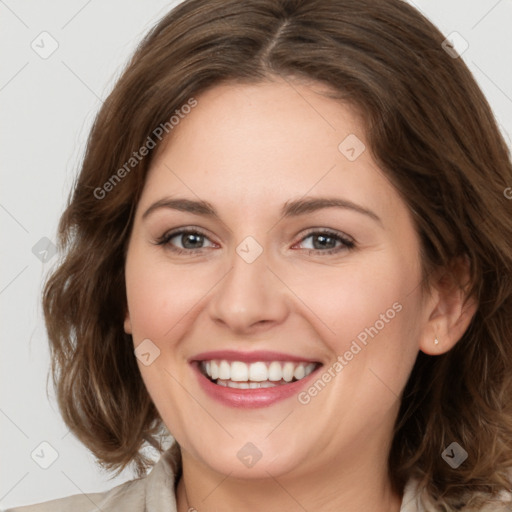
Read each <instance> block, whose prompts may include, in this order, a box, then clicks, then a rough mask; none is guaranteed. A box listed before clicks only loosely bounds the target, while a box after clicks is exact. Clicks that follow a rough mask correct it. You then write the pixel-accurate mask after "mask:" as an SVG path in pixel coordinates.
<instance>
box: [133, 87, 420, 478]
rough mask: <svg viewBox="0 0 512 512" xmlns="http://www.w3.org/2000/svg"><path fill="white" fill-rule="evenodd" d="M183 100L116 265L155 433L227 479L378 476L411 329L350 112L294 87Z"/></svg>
mask: <svg viewBox="0 0 512 512" xmlns="http://www.w3.org/2000/svg"><path fill="white" fill-rule="evenodd" d="M318 87H319V86H318ZM317 90H319V89H317ZM196 99H197V106H196V107H195V108H193V109H192V110H191V112H190V113H189V114H188V115H187V116H185V117H184V119H182V120H181V121H180V123H179V125H177V126H175V127H174V129H173V131H172V133H171V139H170V141H169V143H168V144H167V145H166V146H165V147H164V148H163V150H162V151H161V152H160V153H159V155H158V158H157V159H156V160H154V162H153V164H152V167H151V169H150V172H149V174H148V177H147V181H146V183H145V188H144V190H143V193H142V196H141V199H140V201H139V204H138V207H137V212H136V217H135V221H134V226H133V231H132V233H131V238H130V243H129V249H128V254H127V259H126V289H127V297H128V313H127V317H126V321H125V330H126V332H128V333H131V334H132V335H133V341H134V345H135V347H136V348H137V357H138V364H139V368H140V371H141V374H142V377H143V379H144V382H145V384H146V386H147V389H148V391H149V393H150V395H151V397H152V399H153V401H154V403H155V405H156V407H157V409H158V411H159V413H160V415H161V417H162V419H163V421H164V422H165V424H166V425H167V427H168V429H169V430H170V432H171V433H172V434H173V435H174V437H175V438H176V439H177V440H178V442H179V443H180V445H181V446H182V448H183V449H184V450H185V452H186V453H187V455H188V456H189V457H192V458H193V459H194V460H195V461H196V462H197V463H198V464H200V465H202V466H203V467H208V468H210V469H212V470H214V471H218V472H221V473H224V474H228V473H230V474H231V475H232V476H240V477H243V478H262V477H264V478H268V476H269V474H271V475H273V476H278V475H284V474H286V473H289V472H292V473H290V474H300V473H306V472H312V471H315V469H318V468H320V467H324V468H325V467H329V466H328V465H329V464H331V467H334V466H332V464H333V463H334V462H336V463H337V464H339V461H340V460H341V461H344V462H345V461H346V462H347V464H350V465H351V467H360V465H359V466H358V465H354V464H355V463H356V462H357V461H359V462H360V463H361V464H362V467H361V468H360V470H361V471H364V470H365V464H366V465H367V466H368V465H370V464H376V465H379V464H385V459H386V456H387V453H388V450H389V443H390V440H391V431H392V427H393V423H394V420H395V417H396V414H397V412H398V407H399V395H400V393H401V391H402V389H403V387H404V386H405V383H406V381H407V378H408V375H409V373H410V371H411V369H412V366H413V364H414V360H415V358H416V355H417V352H418V346H419V338H420V335H421V330H422V327H423V326H424V325H425V323H426V321H427V314H426V311H425V308H424V306H423V305H422V304H423V303H422V295H421V288H420V278H421V272H420V259H419V239H418V236H417V234H416V232H415V230H414V227H413V223H412V220H411V217H410V215H409V213H408V209H407V207H406V205H405V203H404V202H403V201H402V200H401V198H400V197H399V195H398V193H397V192H396V190H395V189H394V188H393V187H392V186H391V184H390V183H389V182H388V181H387V179H386V178H385V176H384V174H383V173H382V172H381V171H380V170H379V168H378V167H377V165H376V163H375V162H374V160H373V159H372V155H371V153H370V150H369V148H368V147H366V149H364V146H363V144H365V145H367V143H366V141H365V133H364V132H363V128H362V124H361V122H360V119H359V118H358V116H357V115H356V114H355V112H354V111H352V110H351V109H349V108H348V107H347V106H342V105H341V104H340V103H338V102H336V101H335V100H332V99H329V98H326V97H325V96H322V95H320V94H318V93H316V92H314V91H313V90H312V89H311V88H309V87H307V86H305V85H299V84H297V83H295V85H294V86H293V87H292V86H290V85H289V84H287V83H286V82H284V81H282V80H278V81H276V82H272V83H270V82H266V83H264V84H259V85H223V86H218V87H215V88H213V89H210V90H208V91H206V92H205V93H203V94H201V95H200V96H198V97H197V98H196ZM184 230H186V231H187V232H188V234H187V233H185V234H184V233H183V231H184ZM159 242H162V243H159ZM213 352H217V353H213ZM212 361H213V362H212ZM221 361H224V362H221ZM254 363H259V364H254ZM285 363H287V364H285ZM301 363H302V364H301ZM206 369H208V371H209V372H210V374H212V378H215V377H217V379H219V374H218V373H217V372H220V380H217V381H216V383H215V382H212V381H211V379H210V378H208V377H206V376H204V375H203V373H202V372H204V371H206ZM311 371H312V373H309V374H308V375H306V376H304V375H305V374H306V373H308V372H311ZM292 376H293V377H292ZM303 376H304V377H303ZM290 378H292V380H293V381H292V382H286V380H289V379H290ZM296 379H297V380H296ZM228 381H229V382H228ZM248 381H251V383H249V382H248ZM262 381H264V383H263V387H261V386H262V384H261V382H262ZM222 384H224V385H222ZM232 386H235V387H232Z"/></svg>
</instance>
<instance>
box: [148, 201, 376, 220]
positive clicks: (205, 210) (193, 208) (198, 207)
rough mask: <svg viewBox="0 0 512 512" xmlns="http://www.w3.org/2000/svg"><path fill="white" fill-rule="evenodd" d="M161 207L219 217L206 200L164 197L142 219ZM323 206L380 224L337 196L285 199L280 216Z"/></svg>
mask: <svg viewBox="0 0 512 512" xmlns="http://www.w3.org/2000/svg"><path fill="white" fill-rule="evenodd" d="M161 208H168V209H171V210H178V211H181V212H188V213H193V214H195V215H202V216H205V217H212V218H217V219H219V215H218V214H217V212H216V210H215V208H214V207H213V206H212V205H211V204H210V203H208V202H207V201H202V200H192V199H182V198H170V197H164V198H162V199H160V200H158V201H156V202H155V203H153V204H152V205H151V206H150V207H149V208H148V209H147V210H146V211H145V212H144V214H143V215H142V219H146V218H147V217H148V215H150V214H151V213H152V212H154V211H155V210H159V209H161ZM323 208H343V209H347V210H352V211H355V212H357V213H361V214H363V215H366V216H368V217H370V218H371V219H373V220H375V221H376V222H378V223H379V224H381V225H382V220H381V219H380V217H379V216H378V215H377V214H376V213H375V212H373V211H371V210H369V209H368V208H365V207H363V206H360V205H358V204H356V203H354V202H352V201H349V200H347V199H340V198H337V197H313V198H306V199H304V198H301V199H296V200H294V201H287V202H286V203H285V204H284V206H283V208H282V209H281V216H282V217H283V218H286V217H298V216H300V215H305V214H307V213H313V212H315V211H317V210H321V209H323Z"/></svg>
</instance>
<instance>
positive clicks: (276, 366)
mask: <svg viewBox="0 0 512 512" xmlns="http://www.w3.org/2000/svg"><path fill="white" fill-rule="evenodd" d="M282 378H283V371H282V370H281V363H279V362H277V361H272V362H271V363H270V366H269V367H268V380H271V381H278V380H281V379H282Z"/></svg>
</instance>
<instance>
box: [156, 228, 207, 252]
mask: <svg viewBox="0 0 512 512" xmlns="http://www.w3.org/2000/svg"><path fill="white" fill-rule="evenodd" d="M156 244H157V245H164V246H166V248H167V249H169V250H171V251H174V252H176V253H179V254H182V253H194V252H198V251H201V250H202V249H206V248H208V247H215V245H216V244H214V243H213V242H211V240H210V239H209V238H208V237H207V236H206V235H205V234H204V233H202V232H201V231H198V230H197V229H181V230H179V231H171V232H170V233H165V234H164V235H163V236H162V237H160V238H159V239H158V240H157V242H156ZM205 244H207V245H205Z"/></svg>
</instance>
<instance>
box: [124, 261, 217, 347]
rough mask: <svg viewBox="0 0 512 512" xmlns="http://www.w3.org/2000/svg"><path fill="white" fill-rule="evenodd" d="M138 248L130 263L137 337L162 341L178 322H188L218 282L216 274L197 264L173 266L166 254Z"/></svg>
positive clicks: (132, 317) (130, 297) (130, 306)
mask: <svg viewBox="0 0 512 512" xmlns="http://www.w3.org/2000/svg"><path fill="white" fill-rule="evenodd" d="M141 253H142V251H140V253H138V252H137V251H134V252H133V253H132V254H130V255H129V258H128V259H127V263H126V290H127V299H128V310H129V313H130V321H131V325H132V330H133V337H134V340H140V339H142V338H150V339H152V340H155V342H157V343H158V341H159V340H162V339H163V338H165V337H166V335H167V336H169V333H170V331H173V330H174V329H176V328H177V326H179V325H181V324H182V323H183V324H186V317H187V315H189V314H192V313H193V309H194V307H195V306H197V305H198V304H199V303H200V302H201V299H202V298H204V297H205V295H206V294H207V293H208V291H209V290H210V289H211V287H212V286H213V285H214V282H215V280H214V278H213V277H214V276H212V274H211V273H210V274H208V273H205V272H202V271H198V270H197V267H194V266H193V265H188V266H187V265H183V266H173V265H171V264H169V263H168V262H166V261H165V257H164V256H160V255H159V256H158V257H157V258H155V257H154V255H153V256H152V257H148V256H147V255H146V256H144V255H143V254H141Z"/></svg>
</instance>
